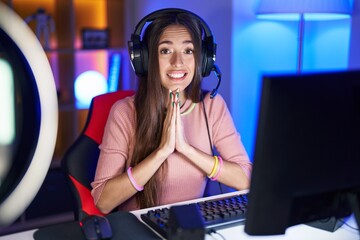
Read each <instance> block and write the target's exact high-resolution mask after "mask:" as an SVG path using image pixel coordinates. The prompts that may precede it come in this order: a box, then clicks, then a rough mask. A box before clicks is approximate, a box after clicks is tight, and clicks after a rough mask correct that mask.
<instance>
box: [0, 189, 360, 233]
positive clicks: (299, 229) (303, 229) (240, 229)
mask: <svg viewBox="0 0 360 240" xmlns="http://www.w3.org/2000/svg"><path fill="white" fill-rule="evenodd" d="M247 192H248V191H247V190H246V191H237V192H232V193H225V194H221V195H218V196H211V197H206V198H202V199H196V200H191V201H185V202H179V203H176V204H171V205H164V206H158V207H155V208H148V209H141V210H137V211H133V212H132V213H133V214H134V215H135V216H136V217H137V218H138V219H140V220H141V218H140V215H141V214H143V213H146V212H147V211H148V210H150V209H156V208H159V207H160V208H161V207H169V206H175V205H182V204H188V203H195V202H199V201H204V200H211V199H214V198H217V197H219V196H223V197H228V196H234V195H238V194H243V193H247ZM274 220H275V221H276V218H275V219H274ZM141 221H142V220H141ZM346 223H347V224H349V225H350V226H352V227H355V228H358V226H357V224H356V221H355V218H354V216H353V215H351V216H350V217H349V218H348V219H347V220H346ZM144 224H145V223H144ZM145 225H146V224H145ZM218 232H219V233H220V234H221V235H222V236H223V237H224V238H225V239H226V240H231V239H234V240H239V239H241V240H277V239H279V240H304V239H306V240H312V239H314V240H359V239H360V235H359V234H360V233H359V232H358V231H356V230H354V229H352V228H350V227H348V226H346V225H345V224H344V225H343V226H341V228H339V229H337V230H336V231H335V232H328V231H324V230H321V229H317V228H313V227H310V226H308V225H305V224H300V225H296V226H292V227H289V228H288V229H287V230H286V232H285V234H284V235H274V236H250V235H248V234H246V233H245V232H244V225H239V226H236V227H231V228H226V229H222V230H219V231H218ZM216 239H219V240H220V239H222V238H221V237H220V236H217V235H216V234H214V235H212V236H209V235H206V237H205V240H216ZM0 240H1V239H0Z"/></svg>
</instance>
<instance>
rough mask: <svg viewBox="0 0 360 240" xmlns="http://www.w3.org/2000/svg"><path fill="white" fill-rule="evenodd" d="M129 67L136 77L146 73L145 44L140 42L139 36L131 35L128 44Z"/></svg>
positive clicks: (146, 51) (146, 53)
mask: <svg viewBox="0 0 360 240" xmlns="http://www.w3.org/2000/svg"><path fill="white" fill-rule="evenodd" d="M128 47H129V54H130V60H131V65H132V67H133V69H134V71H135V73H136V75H138V76H143V75H145V74H146V73H147V65H148V50H147V47H146V45H145V44H143V42H141V41H140V36H137V35H133V36H132V38H131V41H129V43H128Z"/></svg>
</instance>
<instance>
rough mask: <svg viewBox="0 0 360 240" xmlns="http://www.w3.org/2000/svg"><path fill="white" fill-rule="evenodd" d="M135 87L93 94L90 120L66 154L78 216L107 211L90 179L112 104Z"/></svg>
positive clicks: (66, 172)
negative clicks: (98, 203) (96, 199)
mask: <svg viewBox="0 0 360 240" xmlns="http://www.w3.org/2000/svg"><path fill="white" fill-rule="evenodd" d="M133 94H134V91H131V90H128V91H117V92H111V93H106V94H102V95H99V96H96V97H94V98H93V100H92V102H91V104H90V108H89V113H88V116H87V120H86V124H85V127H84V129H83V131H82V132H81V134H80V136H79V137H78V138H77V139H76V141H75V142H74V143H73V144H72V145H71V146H70V148H69V149H68V150H67V152H66V153H65V154H64V157H63V159H62V162H61V165H62V169H63V171H64V172H65V174H66V176H67V179H68V182H69V185H70V188H71V192H72V193H73V195H74V197H75V201H76V207H77V209H75V219H76V220H82V219H83V218H84V217H86V216H89V215H103V214H102V213H101V212H100V211H99V210H98V209H97V208H96V206H95V204H94V199H93V197H92V195H91V185H90V183H91V182H92V181H93V180H94V176H95V170H96V165H97V161H98V158H99V153H100V150H99V145H100V144H101V141H102V137H103V134H104V128H105V124H106V121H107V118H108V115H109V112H110V109H111V107H112V105H113V104H114V103H115V102H116V101H117V100H119V99H122V98H125V97H127V96H131V95H133Z"/></svg>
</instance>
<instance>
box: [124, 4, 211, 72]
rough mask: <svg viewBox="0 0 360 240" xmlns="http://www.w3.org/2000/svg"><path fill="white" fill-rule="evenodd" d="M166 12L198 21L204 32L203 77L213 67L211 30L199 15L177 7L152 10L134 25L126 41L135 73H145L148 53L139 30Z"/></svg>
mask: <svg viewBox="0 0 360 240" xmlns="http://www.w3.org/2000/svg"><path fill="white" fill-rule="evenodd" d="M168 13H172V14H179V13H187V14H190V15H192V16H193V17H194V18H195V19H197V20H198V21H199V23H200V25H201V27H202V28H203V30H204V33H205V35H204V38H203V39H202V44H201V57H202V66H201V75H202V76H203V77H207V76H209V75H210V73H211V71H212V70H213V69H214V63H215V58H216V43H215V42H214V37H213V35H212V33H211V30H210V28H209V26H208V25H207V24H206V22H205V21H204V20H203V19H202V18H201V17H199V16H198V15H196V14H194V13H192V12H190V11H187V10H184V9H179V8H165V9H160V10H158V11H155V12H152V13H150V14H148V15H146V16H145V17H144V18H143V19H141V20H140V22H139V23H138V24H137V25H136V27H135V31H134V33H133V34H132V35H131V40H130V41H129V42H128V48H129V54H130V61H131V64H132V67H133V69H134V71H135V73H136V75H137V76H144V75H146V74H147V70H148V59H149V53H148V49H147V46H146V44H145V43H144V42H143V41H142V40H141V32H142V30H143V28H144V26H145V24H146V23H148V22H151V21H153V20H155V19H156V18H159V17H161V16H162V15H164V14H168Z"/></svg>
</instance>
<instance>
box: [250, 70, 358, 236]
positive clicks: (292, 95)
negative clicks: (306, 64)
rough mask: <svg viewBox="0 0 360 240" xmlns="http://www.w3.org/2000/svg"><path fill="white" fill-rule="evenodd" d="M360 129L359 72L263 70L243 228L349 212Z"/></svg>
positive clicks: (273, 228) (277, 226) (269, 230)
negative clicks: (268, 72)
mask: <svg viewBox="0 0 360 240" xmlns="http://www.w3.org/2000/svg"><path fill="white" fill-rule="evenodd" d="M359 136H360V71H344V72H326V73H325V72H322V73H308V74H297V75H295V74H294V75H276V76H275V75H268V76H264V77H263V82H262V93H261V101H260V108H259V115H258V127H257V133H256V143H255V153H254V162H253V163H254V166H253V167H254V168H253V174H252V179H251V185H250V191H249V208H248V212H247V216H246V224H245V232H247V233H248V234H250V235H273V234H283V233H285V231H286V229H287V227H289V226H293V225H296V224H300V223H311V222H313V221H316V220H325V219H332V218H335V219H337V218H342V217H346V216H349V215H350V214H351V213H352V212H353V207H354V206H355V205H357V206H359V199H360V198H359V196H360V194H359V192H360V177H359V169H360V137H359ZM349 199H355V201H353V204H349ZM357 221H358V224H359V219H357ZM334 230H335V229H334Z"/></svg>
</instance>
